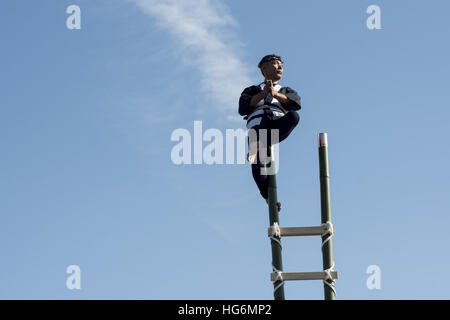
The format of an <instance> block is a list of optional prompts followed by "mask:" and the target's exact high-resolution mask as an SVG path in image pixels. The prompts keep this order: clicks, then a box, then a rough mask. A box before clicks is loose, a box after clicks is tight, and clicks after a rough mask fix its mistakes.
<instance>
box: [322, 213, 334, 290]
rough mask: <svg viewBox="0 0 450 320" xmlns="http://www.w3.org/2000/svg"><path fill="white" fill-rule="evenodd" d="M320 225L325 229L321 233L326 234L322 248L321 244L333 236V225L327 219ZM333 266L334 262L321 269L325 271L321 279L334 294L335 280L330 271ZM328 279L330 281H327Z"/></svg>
mask: <svg viewBox="0 0 450 320" xmlns="http://www.w3.org/2000/svg"><path fill="white" fill-rule="evenodd" d="M322 227H323V228H324V229H325V231H324V232H323V233H322V236H326V235H328V236H327V237H326V238H325V240H323V241H322V249H323V246H324V245H325V243H327V242H328V241H330V240H331V238H333V236H334V226H333V224H332V223H331V222H330V221H327V222H326V223H323V224H322ZM333 268H334V262H333V265H332V266H331V267H330V268H328V269H325V270H323V272H325V278H324V279H323V283H324V284H326V285H327V286H328V287H330V289H331V290H333V292H334V294H335V295H336V288H335V280H334V279H333V277H332V275H331V272H332V271H334V269H333ZM328 280H329V281H330V282H328Z"/></svg>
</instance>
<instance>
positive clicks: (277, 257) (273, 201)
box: [267, 146, 285, 300]
mask: <svg viewBox="0 0 450 320" xmlns="http://www.w3.org/2000/svg"><path fill="white" fill-rule="evenodd" d="M269 150H270V151H269V152H270V157H271V161H270V162H269V164H268V165H267V166H269V167H272V166H275V163H274V156H273V146H272V148H270V149H269ZM268 179H269V187H268V196H269V222H270V225H271V226H272V225H273V224H274V223H275V222H276V223H278V224H279V215H278V206H277V202H278V199H277V181H276V176H275V173H273V174H271V175H269V176H268ZM276 239H278V240H279V241H280V238H279V237H276ZM270 242H271V246H272V265H273V266H274V267H275V268H276V269H277V270H278V271H283V262H282V258H281V245H280V244H279V243H278V242H276V241H275V240H273V239H271V240H270ZM280 283H281V281H279V280H278V281H276V282H274V284H273V287H274V289H275V288H276V287H277V286H278V285H279V284H280ZM273 296H274V298H275V300H284V299H285V298H284V285H281V286H279V288H278V289H277V290H276V291H274V293H273Z"/></svg>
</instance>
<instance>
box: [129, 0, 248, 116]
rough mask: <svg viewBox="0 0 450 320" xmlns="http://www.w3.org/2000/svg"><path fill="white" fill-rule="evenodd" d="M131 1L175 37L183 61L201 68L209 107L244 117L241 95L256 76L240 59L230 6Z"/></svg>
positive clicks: (216, 0)
mask: <svg viewBox="0 0 450 320" xmlns="http://www.w3.org/2000/svg"><path fill="white" fill-rule="evenodd" d="M131 1H132V2H134V3H135V4H136V5H137V6H138V7H139V8H140V9H142V10H143V12H145V13H146V14H148V15H149V16H151V17H153V18H154V19H155V22H156V24H157V26H158V27H159V28H161V29H162V30H164V31H165V32H168V33H169V34H170V35H171V36H172V37H173V38H174V40H175V41H176V43H177V44H178V45H179V46H180V48H179V49H180V52H182V53H183V55H181V56H180V61H181V62H182V63H184V64H189V65H191V66H192V67H195V68H197V69H198V71H199V73H200V76H201V79H200V84H201V90H202V92H203V93H204V96H205V97H206V98H207V101H208V102H209V103H210V104H211V105H210V108H209V109H210V110H211V108H215V110H216V111H219V112H221V113H222V114H223V115H224V116H225V117H227V118H228V119H229V120H238V119H239V120H240V117H239V116H238V115H237V105H238V99H239V95H240V93H241V92H242V90H243V88H244V87H246V86H248V85H250V84H251V83H252V82H253V79H252V78H251V77H250V71H249V67H248V66H247V65H245V63H244V62H242V60H241V59H240V56H239V53H238V52H239V47H240V43H239V40H238V35H237V28H236V27H237V26H238V23H237V21H236V20H235V19H234V18H233V17H232V15H231V14H230V12H229V10H228V8H227V7H226V6H225V5H224V4H223V3H222V2H221V1H220V0H131Z"/></svg>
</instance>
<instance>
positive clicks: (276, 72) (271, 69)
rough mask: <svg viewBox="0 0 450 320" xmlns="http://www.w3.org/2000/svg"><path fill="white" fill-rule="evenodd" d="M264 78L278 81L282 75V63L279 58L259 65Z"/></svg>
mask: <svg viewBox="0 0 450 320" xmlns="http://www.w3.org/2000/svg"><path fill="white" fill-rule="evenodd" d="M261 69H262V72H263V73H264V76H265V78H266V79H269V80H273V81H278V80H280V79H281V77H282V76H283V63H282V62H281V61H280V60H270V61H267V62H264V64H263V65H262V66H261Z"/></svg>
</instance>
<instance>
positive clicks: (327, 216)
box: [319, 133, 336, 300]
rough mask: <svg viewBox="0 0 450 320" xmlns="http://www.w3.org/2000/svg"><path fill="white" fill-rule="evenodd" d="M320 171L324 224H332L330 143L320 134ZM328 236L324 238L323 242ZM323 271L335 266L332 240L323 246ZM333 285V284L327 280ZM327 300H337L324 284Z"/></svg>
mask: <svg viewBox="0 0 450 320" xmlns="http://www.w3.org/2000/svg"><path fill="white" fill-rule="evenodd" d="M319 171H320V204H321V219H322V223H327V222H328V221H329V222H331V205H330V175H329V167H328V141H327V134H326V133H319ZM325 239H326V236H323V237H322V241H324V240H325ZM322 259H323V269H324V270H326V269H329V268H331V266H332V265H333V263H334V261H333V243H332V239H330V240H329V241H327V242H326V243H325V244H324V245H323V246H322ZM327 282H328V283H329V284H330V285H331V284H332V282H331V281H330V280H327ZM324 294H325V300H335V299H336V295H335V293H334V291H333V290H332V289H331V288H330V287H329V286H327V285H326V284H324Z"/></svg>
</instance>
